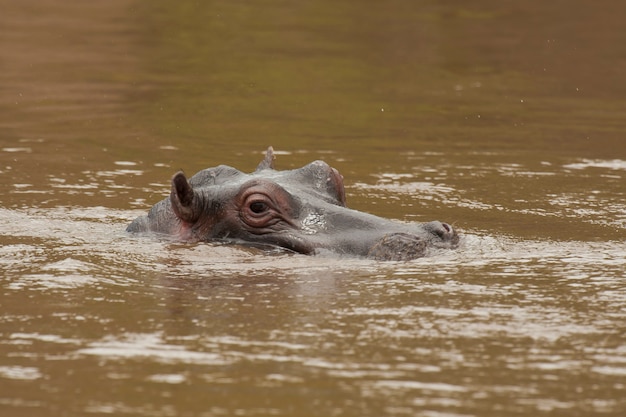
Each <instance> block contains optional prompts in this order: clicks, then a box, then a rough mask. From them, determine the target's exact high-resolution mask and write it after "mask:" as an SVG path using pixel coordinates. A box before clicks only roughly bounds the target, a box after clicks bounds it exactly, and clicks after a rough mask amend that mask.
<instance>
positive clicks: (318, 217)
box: [127, 147, 459, 260]
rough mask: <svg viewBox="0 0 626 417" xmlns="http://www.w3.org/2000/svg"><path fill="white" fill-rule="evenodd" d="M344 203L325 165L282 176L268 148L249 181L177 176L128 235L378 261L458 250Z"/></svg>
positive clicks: (439, 226)
mask: <svg viewBox="0 0 626 417" xmlns="http://www.w3.org/2000/svg"><path fill="white" fill-rule="evenodd" d="M345 202H346V201H345V190H344V186H343V177H342V176H341V174H340V173H339V171H337V170H336V169H334V168H332V167H330V166H329V165H328V164H327V163H325V162H323V161H314V162H311V163H310V164H308V165H305V166H304V167H302V168H298V169H294V170H288V171H277V170H275V169H274V152H273V149H272V148H271V147H270V148H268V150H267V152H266V154H265V158H264V159H263V161H261V163H260V164H259V165H258V167H257V169H256V170H255V171H254V172H252V173H250V174H244V173H243V172H241V171H238V170H236V169H235V168H232V167H229V166H224V165H220V166H219V167H215V168H208V169H205V170H202V171H200V172H198V173H197V174H196V175H194V176H193V177H191V178H190V179H189V180H187V178H186V177H185V175H184V174H183V173H182V172H179V173H177V174H176V175H174V177H173V178H172V191H171V194H170V197H169V198H167V199H165V200H162V201H160V202H158V203H157V204H155V205H154V206H153V207H152V209H151V210H150V211H149V212H148V214H147V215H145V216H140V217H138V218H137V219H135V220H134V221H133V222H132V223H131V224H130V225H129V226H128V228H127V231H129V232H135V233H141V232H143V233H147V232H151V233H157V234H161V235H168V236H170V237H171V238H173V239H176V240H180V241H188V242H198V241H227V242H236V243H246V242H247V243H249V244H253V245H271V246H275V247H281V248H285V249H287V250H290V251H293V252H299V253H303V254H316V253H319V252H321V251H324V252H334V253H336V254H338V255H343V256H360V257H368V258H371V259H378V260H409V259H414V258H419V257H421V256H425V255H427V254H428V253H429V249H430V248H454V247H456V246H457V244H458V241H459V237H458V234H457V232H456V230H454V229H453V228H452V227H451V226H450V225H449V224H447V223H441V222H438V221H433V222H429V223H423V224H415V223H413V224H411V223H400V222H395V221H391V220H387V219H383V218H381V217H378V216H374V215H371V214H367V213H363V212H359V211H356V210H352V209H349V208H347V207H346V205H345Z"/></svg>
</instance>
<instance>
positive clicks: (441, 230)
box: [425, 221, 456, 241]
mask: <svg viewBox="0 0 626 417" xmlns="http://www.w3.org/2000/svg"><path fill="white" fill-rule="evenodd" d="M425 228H426V230H428V231H429V232H430V233H432V234H433V235H435V236H437V237H438V238H440V239H442V240H445V241H447V240H451V239H453V238H454V236H455V235H456V233H455V232H454V229H452V226H450V225H449V224H448V223H442V222H436V221H435V222H430V223H426V225H425Z"/></svg>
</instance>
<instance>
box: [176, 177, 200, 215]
mask: <svg viewBox="0 0 626 417" xmlns="http://www.w3.org/2000/svg"><path fill="white" fill-rule="evenodd" d="M170 202H171V203H172V209H173V210H174V213H176V216H177V217H178V218H179V219H181V220H182V221H185V222H188V223H192V222H195V221H196V220H198V217H199V216H198V214H199V213H200V211H199V210H195V209H194V208H195V206H197V205H198V204H199V196H197V195H196V193H195V192H194V191H193V188H191V185H190V184H189V182H188V181H187V177H185V174H183V173H182V172H178V173H177V174H176V175H174V177H173V178H172V192H171V193H170Z"/></svg>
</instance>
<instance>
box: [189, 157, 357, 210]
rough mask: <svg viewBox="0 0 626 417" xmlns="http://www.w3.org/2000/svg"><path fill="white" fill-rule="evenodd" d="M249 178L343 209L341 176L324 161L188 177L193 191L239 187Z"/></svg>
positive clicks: (225, 169) (222, 169) (221, 169)
mask: <svg viewBox="0 0 626 417" xmlns="http://www.w3.org/2000/svg"><path fill="white" fill-rule="evenodd" d="M252 179H261V180H266V181H270V182H274V183H276V184H277V185H279V186H281V187H282V188H284V189H285V190H286V191H287V192H289V193H291V194H294V195H299V196H301V195H303V194H306V195H308V196H311V197H314V198H319V199H322V200H324V201H326V202H328V203H331V204H335V205H340V206H345V190H344V185H343V177H342V176H341V174H339V171H337V170H336V169H334V168H332V167H331V166H330V165H328V164H327V163H326V162H324V161H314V162H311V163H310V164H307V165H305V166H303V167H302V168H297V169H292V170H285V171H277V170H274V169H273V168H263V169H258V170H257V171H255V172H253V173H251V174H246V173H244V172H241V171H239V170H238V169H236V168H233V167H231V166H228V165H220V166H217V167H213V168H207V169H204V170H202V171H200V172H198V173H196V174H195V175H194V176H193V177H191V178H190V180H189V183H190V185H191V186H192V187H193V188H196V189H198V188H211V187H216V186H219V187H227V188H230V187H233V188H239V187H241V186H242V185H243V184H245V183H247V182H248V181H249V180H252Z"/></svg>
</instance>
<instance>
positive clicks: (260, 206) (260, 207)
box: [250, 201, 269, 214]
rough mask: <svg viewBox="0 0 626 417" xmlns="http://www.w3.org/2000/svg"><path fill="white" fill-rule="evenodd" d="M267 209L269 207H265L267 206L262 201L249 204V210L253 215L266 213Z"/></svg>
mask: <svg viewBox="0 0 626 417" xmlns="http://www.w3.org/2000/svg"><path fill="white" fill-rule="evenodd" d="M268 209H269V207H268V206H267V204H265V203H264V202H262V201H253V202H252V203H250V210H251V211H252V212H253V213H256V214H261V213H263V212H265V211H267V210H268Z"/></svg>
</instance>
